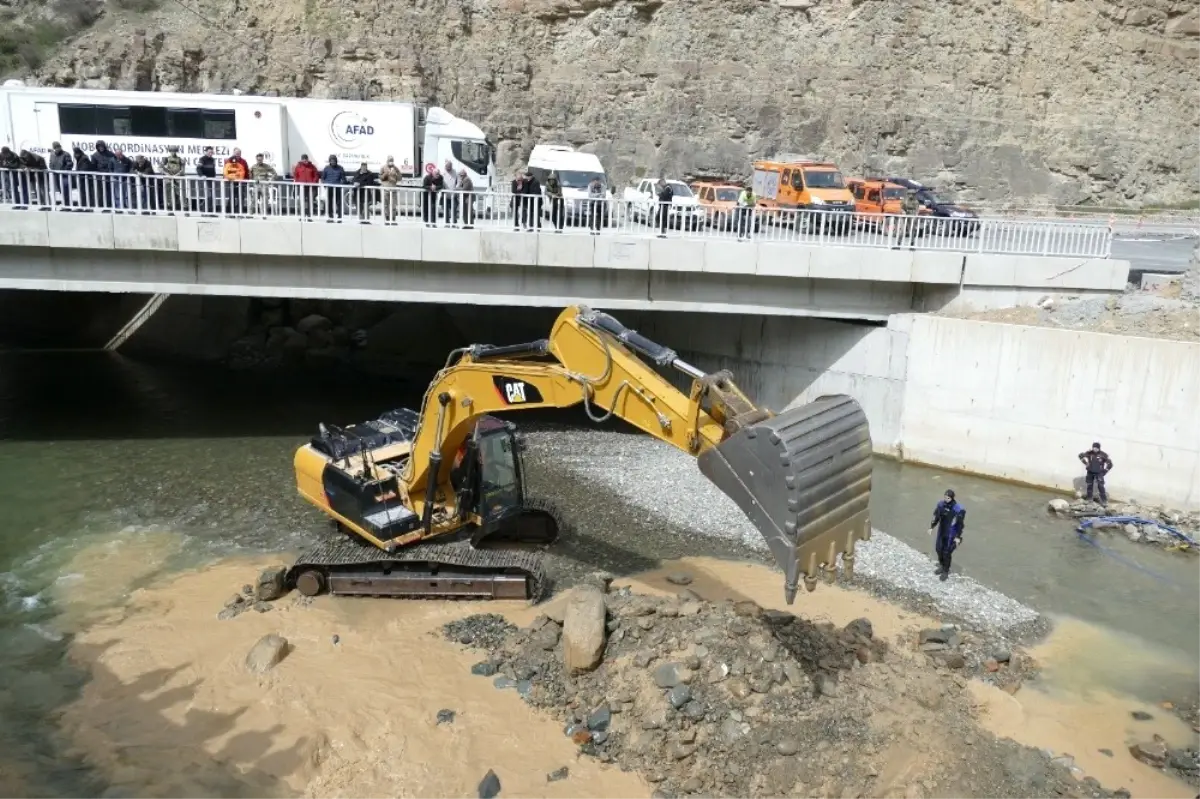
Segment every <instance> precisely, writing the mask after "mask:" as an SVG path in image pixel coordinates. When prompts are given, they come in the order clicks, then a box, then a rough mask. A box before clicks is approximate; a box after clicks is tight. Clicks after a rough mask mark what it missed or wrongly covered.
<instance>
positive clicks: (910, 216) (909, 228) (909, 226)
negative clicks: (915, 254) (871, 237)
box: [896, 189, 921, 249]
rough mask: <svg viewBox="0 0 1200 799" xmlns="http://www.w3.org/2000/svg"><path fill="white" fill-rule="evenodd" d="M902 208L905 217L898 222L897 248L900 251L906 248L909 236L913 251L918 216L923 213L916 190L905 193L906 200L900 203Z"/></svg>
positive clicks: (909, 244) (910, 246) (909, 243)
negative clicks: (905, 243)
mask: <svg viewBox="0 0 1200 799" xmlns="http://www.w3.org/2000/svg"><path fill="white" fill-rule="evenodd" d="M900 208H901V210H902V212H903V213H904V216H902V217H900V219H899V220H897V224H896V248H897V249H899V248H900V247H903V246H904V238H905V235H907V236H908V246H909V249H912V248H913V247H914V246H916V240H917V224H918V221H919V220H918V214H920V213H921V203H920V201H919V200H918V199H917V192H916V191H915V190H913V189H908V190H907V191H905V192H904V199H903V200H901V201H900Z"/></svg>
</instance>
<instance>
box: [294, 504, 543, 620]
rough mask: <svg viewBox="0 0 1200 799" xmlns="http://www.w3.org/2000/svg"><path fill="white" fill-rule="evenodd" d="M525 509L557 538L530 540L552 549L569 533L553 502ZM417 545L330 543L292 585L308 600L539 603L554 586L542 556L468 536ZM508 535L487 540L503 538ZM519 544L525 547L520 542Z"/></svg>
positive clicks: (306, 559) (307, 559)
mask: <svg viewBox="0 0 1200 799" xmlns="http://www.w3.org/2000/svg"><path fill="white" fill-rule="evenodd" d="M525 509H526V510H527V511H530V512H533V513H535V514H537V515H540V516H543V517H549V519H550V521H551V522H552V524H553V528H554V532H555V534H554V535H550V536H547V535H545V534H542V535H538V536H536V537H533V538H531V539H530V540H531V542H534V543H538V544H548V543H551V542H553V541H554V540H555V539H557V537H558V534H561V532H562V530H563V526H564V525H563V521H562V516H561V514H560V513H559V512H558V511H557V509H556V508H555V506H554V505H553V504H552V503H549V502H547V501H545V500H541V499H532V498H531V499H530V500H529V501H527V502H526V505H525ZM451 538H452V539H453V540H449V541H446V540H433V541H427V542H422V543H418V544H411V545H409V546H407V547H404V548H402V549H398V550H396V551H395V552H394V553H392V554H388V553H387V552H385V551H383V550H382V549H379V548H377V547H375V546H372V545H370V544H366V543H360V542H359V541H358V540H355V539H352V538H349V537H348V538H346V539H343V540H335V541H328V542H326V543H323V544H320V545H318V546H316V547H314V548H313V549H311V550H309V551H307V552H305V553H304V554H302V555H301V556H300V557H299V558H298V559H297V560H296V562H295V564H293V565H292V567H291V569H289V570H288V575H287V582H288V586H289V587H294V588H296V589H297V590H298V591H299V592H300V593H302V594H304V595H305V596H316V595H318V594H322V593H325V592H326V591H328V592H329V593H330V594H333V595H334V596H389V597H405V598H413V599H528V600H530V601H532V602H538V601H540V600H541V599H543V598H544V597H545V595H546V593H547V591H548V589H549V586H550V581H549V579H548V578H547V576H546V573H545V571H544V569H543V568H542V558H543V553H542V552H541V551H524V550H518V549H503V548H490V547H475V546H473V545H472V543H471V540H470V538H468V537H465V536H457V535H456V536H451ZM504 538H505V537H504V536H503V535H502V534H499V533H498V534H496V535H493V536H488V537H487V540H488V541H492V540H495V539H504ZM518 543H519V542H518Z"/></svg>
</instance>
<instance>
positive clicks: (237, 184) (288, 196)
mask: <svg viewBox="0 0 1200 799" xmlns="http://www.w3.org/2000/svg"><path fill="white" fill-rule="evenodd" d="M0 207H9V208H28V209H41V210H49V211H61V212H93V213H95V212H100V213H130V214H149V215H163V214H169V215H177V214H178V215H198V216H210V217H224V218H243V219H270V218H291V219H298V220H301V221H306V222H313V223H317V222H321V221H324V222H326V223H353V222H358V223H361V224H383V225H398V224H416V223H419V222H423V223H424V224H426V225H432V226H450V227H462V228H476V227H487V228H494V229H510V230H519V231H535V230H536V231H541V232H549V231H566V230H572V229H573V230H576V231H577V232H581V233H589V232H590V233H592V234H596V235H599V234H602V233H618V234H622V235H639V236H660V237H669V238H680V237H682V238H689V239H727V240H731V241H767V242H780V243H791V244H804V245H815V246H851V247H876V248H904V249H909V248H911V249H919V250H939V251H954V252H976V253H999V254H1009V255H1034V256H1051V255H1053V256H1069V257H1091V258H1107V257H1109V256H1110V254H1111V248H1112V238H1113V233H1112V230H1111V228H1110V227H1109V226H1108V225H1107V224H1104V223H1103V222H1091V221H1077V222H1062V221H1053V220H1046V219H1037V220H1029V219H1006V218H976V217H961V218H945V217H935V216H926V215H919V216H898V215H890V214H889V215H881V214H862V213H854V212H846V211H818V210H811V209H805V210H795V209H784V208H778V209H776V208H765V207H762V206H760V207H758V208H739V207H713V206H699V205H688V204H681V203H672V204H662V203H657V202H653V201H649V200H647V201H629V200H624V199H620V198H614V199H607V200H603V199H598V200H588V199H581V200H577V199H565V200H561V199H560V200H555V199H551V198H549V197H544V196H537V195H516V196H514V195H512V194H511V193H509V192H467V193H464V192H458V191H443V192H438V193H430V192H426V191H424V190H422V189H421V188H414V187H387V186H378V185H376V186H355V185H326V184H310V183H295V182H291V181H254V180H245V181H230V180H224V179H220V178H215V179H214V178H201V177H194V176H187V177H169V176H164V175H138V174H122V175H113V174H95V173H81V172H40V171H28V170H7V169H5V170H0ZM664 211H665V213H664Z"/></svg>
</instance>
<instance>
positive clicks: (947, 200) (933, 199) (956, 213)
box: [887, 178, 979, 236]
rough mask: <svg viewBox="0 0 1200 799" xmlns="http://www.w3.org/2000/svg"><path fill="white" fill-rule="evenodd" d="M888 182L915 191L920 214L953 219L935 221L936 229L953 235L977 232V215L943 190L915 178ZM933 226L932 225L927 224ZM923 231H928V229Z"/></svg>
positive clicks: (966, 234) (890, 179) (889, 179)
mask: <svg viewBox="0 0 1200 799" xmlns="http://www.w3.org/2000/svg"><path fill="white" fill-rule="evenodd" d="M887 181H888V183H895V184H896V185H898V186H903V187H904V188H906V189H913V190H914V191H916V193H917V202H919V203H920V204H921V215H922V216H929V217H932V218H934V219H953V220H955V221H954V222H940V223H937V225H936V229H937V230H939V231H943V232H947V233H949V234H950V235H954V236H974V235H975V234H976V233H978V232H979V215H978V214H976V213H975V212H974V211H972V210H971V209H969V208H966V207H964V206H962V205H959V204H958V203H956V202H954V198H952V197H951V196H950V195H948V194H946V193H945V192H941V191H936V190H934V188H933V187H932V186H926V185H925V184H924V183H921V182H920V181H917V180H910V179H909V178H888V179H887ZM928 227H929V228H934V226H933V225H930V226H928ZM923 232H930V231H928V230H926V231H923Z"/></svg>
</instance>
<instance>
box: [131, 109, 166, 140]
mask: <svg viewBox="0 0 1200 799" xmlns="http://www.w3.org/2000/svg"><path fill="white" fill-rule="evenodd" d="M129 110H130V112H131V116H132V119H133V126H132V127H133V135H134V136H145V137H147V138H166V136H167V109H165V108H155V107H154V106H149V105H135V106H134V107H133V108H131V109H129Z"/></svg>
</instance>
